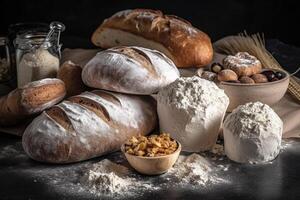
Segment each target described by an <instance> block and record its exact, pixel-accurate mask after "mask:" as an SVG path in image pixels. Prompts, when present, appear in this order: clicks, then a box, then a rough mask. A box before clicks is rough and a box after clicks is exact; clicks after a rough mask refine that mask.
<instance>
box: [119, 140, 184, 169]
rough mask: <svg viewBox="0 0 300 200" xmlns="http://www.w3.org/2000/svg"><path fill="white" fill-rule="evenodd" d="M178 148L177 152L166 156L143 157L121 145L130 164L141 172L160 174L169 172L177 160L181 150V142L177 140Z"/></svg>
mask: <svg viewBox="0 0 300 200" xmlns="http://www.w3.org/2000/svg"><path fill="white" fill-rule="evenodd" d="M177 144H178V148H177V150H176V151H175V152H173V153H172V154H169V155H165V156H157V157H143V156H135V155H131V154H129V153H126V152H125V145H124V144H123V145H122V147H121V151H122V152H123V153H124V155H125V157H126V159H127V160H128V162H129V164H130V165H131V166H132V167H133V168H134V169H135V170H136V171H138V172H139V173H141V174H146V175H159V174H163V173H165V172H167V171H168V170H169V169H170V168H171V167H172V166H173V165H174V164H175V162H176V160H177V158H178V156H179V154H180V151H181V144H180V143H179V142H177Z"/></svg>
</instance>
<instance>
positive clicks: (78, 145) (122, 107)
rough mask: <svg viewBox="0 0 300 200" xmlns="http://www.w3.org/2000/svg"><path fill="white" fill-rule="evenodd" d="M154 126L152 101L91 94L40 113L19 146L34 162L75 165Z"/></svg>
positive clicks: (109, 149)
mask: <svg viewBox="0 0 300 200" xmlns="http://www.w3.org/2000/svg"><path fill="white" fill-rule="evenodd" d="M156 124H157V114H156V102H155V100H154V99H153V98H152V97H150V96H135V95H124V94H120V93H113V92H108V91H103V90H95V91H92V92H84V93H82V94H80V95H77V96H73V97H70V98H68V99H67V100H65V101H63V102H61V103H60V104H58V105H55V106H53V107H52V108H50V109H49V110H47V111H44V112H43V113H42V114H41V115H39V116H38V117H37V118H35V119H34V121H33V122H32V123H31V124H30V125H29V126H28V127H27V128H26V130H25V132H24V135H23V140H22V144H23V148H24V150H25V152H26V153H27V154H28V155H29V156H30V157H31V158H32V159H34V160H37V161H41V162H50V163H70V162H77V161H82V160H86V159H90V158H93V157H97V156H101V155H104V154H107V153H109V152H113V151H116V150H119V149H120V147H121V145H122V144H123V143H124V142H125V141H126V140H127V139H129V138H130V137H132V136H137V135H139V134H141V135H146V134H148V133H150V132H151V131H152V130H153V129H154V128H155V127H156Z"/></svg>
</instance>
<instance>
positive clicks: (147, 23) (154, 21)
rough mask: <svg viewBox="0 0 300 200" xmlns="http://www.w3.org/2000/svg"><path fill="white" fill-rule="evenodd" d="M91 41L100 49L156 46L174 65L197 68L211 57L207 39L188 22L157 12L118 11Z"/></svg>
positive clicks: (94, 34) (103, 24)
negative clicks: (122, 46) (121, 46)
mask: <svg viewBox="0 0 300 200" xmlns="http://www.w3.org/2000/svg"><path fill="white" fill-rule="evenodd" d="M92 42H93V43H94V44H95V45H96V46H99V47H102V48H110V47H114V46H120V45H124V46H141V47H145V48H150V49H156V50H158V51H161V52H163V53H164V54H166V55H167V56H168V57H169V58H171V59H172V60H173V61H174V63H175V64H176V66H177V67H191V66H194V67H201V66H204V65H207V64H208V63H209V62H210V61H211V60H212V57H213V49H212V44H211V41H210V38H209V37H208V36H207V35H206V34H205V33H204V32H202V31H200V30H198V29H197V28H195V27H193V26H192V25H191V24H190V23H189V22H187V21H185V20H183V19H180V18H178V17H176V16H172V15H164V14H163V13H162V12H160V11H154V10H148V9H135V10H124V11H120V12H118V13H116V14H114V15H113V16H111V17H110V18H108V19H106V20H105V21H104V22H103V23H102V24H101V25H100V26H99V27H98V28H97V30H96V31H95V32H94V33H93V35H92Z"/></svg>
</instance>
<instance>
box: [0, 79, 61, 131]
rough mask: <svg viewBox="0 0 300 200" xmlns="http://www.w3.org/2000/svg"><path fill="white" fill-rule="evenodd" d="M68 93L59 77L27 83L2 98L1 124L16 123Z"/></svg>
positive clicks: (0, 104)
mask: <svg viewBox="0 0 300 200" xmlns="http://www.w3.org/2000/svg"><path fill="white" fill-rule="evenodd" d="M65 94H66V90H65V84H64V83H63V81H61V80H59V79H54V78H53V79H50V78H48V79H42V80H39V81H34V82H31V83H28V84H26V85H25V86H23V87H22V88H17V89H15V90H13V91H11V92H10V93H9V94H7V95H6V96H2V97H1V98H0V126H9V125H15V124H18V123H20V122H22V120H24V119H26V118H28V117H30V116H32V115H34V114H37V113H40V112H41V111H43V110H45V109H47V108H49V107H51V106H53V105H55V104H56V103H58V102H60V101H61V100H62V99H63V98H64V96H65Z"/></svg>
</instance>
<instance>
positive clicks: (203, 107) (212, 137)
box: [157, 76, 229, 152]
mask: <svg viewBox="0 0 300 200" xmlns="http://www.w3.org/2000/svg"><path fill="white" fill-rule="evenodd" d="M228 104H229V98H228V97H227V96H226V94H225V93H224V91H223V90H221V89H220V88H218V86H217V85H216V84H215V83H213V82H212V81H208V80H205V79H201V78H199V77H197V76H193V77H181V78H179V79H177V80H176V81H174V82H173V83H171V84H170V85H168V86H167V87H165V88H163V89H162V90H160V91H159V93H158V95H157V111H158V117H159V124H160V131H162V132H167V133H170V134H171V136H172V138H174V139H175V140H177V141H178V142H180V143H181V145H182V150H183V151H188V152H199V151H206V150H210V149H211V148H212V147H213V145H214V144H215V143H216V140H217V137H218V134H219V130H220V127H221V125H222V121H223V118H224V115H225V112H226V109H227V106H228Z"/></svg>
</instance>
